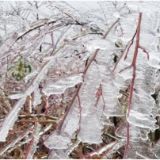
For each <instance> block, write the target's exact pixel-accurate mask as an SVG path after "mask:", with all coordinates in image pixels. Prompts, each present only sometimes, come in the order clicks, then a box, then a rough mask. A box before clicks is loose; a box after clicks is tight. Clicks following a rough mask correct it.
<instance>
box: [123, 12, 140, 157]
mask: <svg viewBox="0 0 160 160" xmlns="http://www.w3.org/2000/svg"><path fill="white" fill-rule="evenodd" d="M141 19H142V13H139V20H138V27H137V37H136V45H135V51H134V57H133V60H132V64H131V65H132V67H133V77H132V82H131V89H130V96H129V102H128V112H127V117H129V113H130V109H131V103H132V96H133V89H134V82H135V78H136V60H137V55H138V48H139V39H140V25H141ZM128 146H129V123H127V142H126V147H125V152H124V158H127V154H128Z"/></svg>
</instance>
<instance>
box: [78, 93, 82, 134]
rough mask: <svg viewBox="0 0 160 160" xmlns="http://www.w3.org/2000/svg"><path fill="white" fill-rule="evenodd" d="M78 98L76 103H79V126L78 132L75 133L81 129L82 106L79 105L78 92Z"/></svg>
mask: <svg viewBox="0 0 160 160" xmlns="http://www.w3.org/2000/svg"><path fill="white" fill-rule="evenodd" d="M77 98H78V104H79V116H80V117H79V128H78V132H77V134H78V133H79V132H80V130H81V121H82V106H81V100H80V97H79V94H78V96H77Z"/></svg>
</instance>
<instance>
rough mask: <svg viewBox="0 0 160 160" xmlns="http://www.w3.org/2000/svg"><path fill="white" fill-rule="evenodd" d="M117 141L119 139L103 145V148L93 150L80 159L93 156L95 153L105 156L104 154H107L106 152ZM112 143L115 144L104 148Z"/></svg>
mask: <svg viewBox="0 0 160 160" xmlns="http://www.w3.org/2000/svg"><path fill="white" fill-rule="evenodd" d="M117 142H118V141H117V140H116V141H114V142H111V143H109V144H107V145H105V146H103V147H101V148H98V149H96V150H95V151H93V152H90V153H88V154H87V155H84V156H82V157H81V158H80V159H88V158H92V157H93V156H95V155H101V156H104V155H106V154H107V153H108V152H109V151H110V150H111V149H112V148H113V147H114V146H115V145H116V144H117ZM110 144H113V145H112V146H111V147H109V148H107V149H105V150H104V148H106V147H107V146H109V145H110ZM103 150H104V151H103ZM101 151H102V153H101V154H99V153H98V152H101Z"/></svg>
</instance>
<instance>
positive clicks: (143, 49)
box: [139, 46, 149, 60]
mask: <svg viewBox="0 0 160 160" xmlns="http://www.w3.org/2000/svg"><path fill="white" fill-rule="evenodd" d="M139 48H140V49H142V51H143V52H144V53H146V54H147V59H148V60H149V53H148V52H147V51H146V50H145V48H143V47H141V46H139Z"/></svg>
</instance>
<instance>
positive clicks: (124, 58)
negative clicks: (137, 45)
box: [124, 29, 137, 60]
mask: <svg viewBox="0 0 160 160" xmlns="http://www.w3.org/2000/svg"><path fill="white" fill-rule="evenodd" d="M136 34H137V29H136V32H135V33H134V35H133V37H132V39H131V43H130V44H129V46H128V48H127V51H126V55H125V57H124V60H126V59H127V56H128V52H129V50H130V48H131V46H132V44H133V41H134V38H135V36H136Z"/></svg>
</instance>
